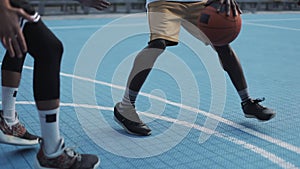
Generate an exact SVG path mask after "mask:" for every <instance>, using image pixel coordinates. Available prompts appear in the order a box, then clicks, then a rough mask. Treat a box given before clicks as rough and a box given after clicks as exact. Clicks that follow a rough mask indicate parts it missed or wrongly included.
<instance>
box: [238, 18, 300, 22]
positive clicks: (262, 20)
mask: <svg viewBox="0 0 300 169" xmlns="http://www.w3.org/2000/svg"><path fill="white" fill-rule="evenodd" d="M299 20H300V18H285V19H284V18H281V19H279V18H278V19H276V18H274V19H243V21H246V22H274V21H299Z"/></svg>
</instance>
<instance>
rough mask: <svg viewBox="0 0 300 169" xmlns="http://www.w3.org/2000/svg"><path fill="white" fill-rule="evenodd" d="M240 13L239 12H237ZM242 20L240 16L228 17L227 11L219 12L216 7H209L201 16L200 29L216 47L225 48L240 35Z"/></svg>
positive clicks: (199, 20)
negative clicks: (224, 46)
mask: <svg viewBox="0 0 300 169" xmlns="http://www.w3.org/2000/svg"><path fill="white" fill-rule="evenodd" d="M237 13H238V12H237ZM241 27H242V19H241V16H240V14H238V15H237V16H233V14H232V12H230V16H226V13H225V11H224V10H223V11H222V10H221V12H217V9H216V7H213V6H207V7H205V8H204V9H203V10H202V11H201V14H200V17H199V19H198V28H199V29H200V30H201V31H202V32H203V33H204V34H205V35H206V36H207V37H208V38H209V40H210V41H211V42H212V44H213V45H215V46H223V45H227V44H229V43H230V42H232V41H233V40H234V39H235V38H236V37H237V36H238V34H239V33H240V31H241Z"/></svg>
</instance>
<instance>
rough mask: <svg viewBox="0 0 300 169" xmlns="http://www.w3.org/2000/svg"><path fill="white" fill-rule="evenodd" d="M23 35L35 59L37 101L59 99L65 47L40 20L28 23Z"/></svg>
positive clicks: (34, 80) (35, 92) (35, 94)
mask: <svg viewBox="0 0 300 169" xmlns="http://www.w3.org/2000/svg"><path fill="white" fill-rule="evenodd" d="M23 33H24V36H25V39H26V42H27V47H28V53H29V54H30V55H31V56H32V57H33V58H34V71H33V91H34V98H35V100H36V101H43V100H52V99H58V98H59V95H60V79H59V73H60V63H61V57H62V53H63V45H62V43H61V42H60V40H58V39H57V38H56V36H55V35H54V34H53V33H52V32H51V31H50V30H49V29H48V28H47V27H46V26H45V25H44V23H43V22H42V21H41V20H40V21H38V22H37V23H29V22H28V23H26V24H25V26H24V29H23Z"/></svg>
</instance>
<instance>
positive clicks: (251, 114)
mask: <svg viewBox="0 0 300 169" xmlns="http://www.w3.org/2000/svg"><path fill="white" fill-rule="evenodd" d="M264 100H265V98H263V99H255V100H252V99H249V100H247V101H244V102H242V103H241V104H242V109H243V111H244V114H245V117H247V118H256V119H258V120H260V121H268V120H270V119H272V118H273V117H275V115H276V113H275V112H274V111H273V110H271V109H269V108H267V107H263V106H261V105H260V104H259V102H262V101H264Z"/></svg>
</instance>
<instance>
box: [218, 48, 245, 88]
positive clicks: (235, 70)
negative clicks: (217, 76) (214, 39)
mask: <svg viewBox="0 0 300 169" xmlns="http://www.w3.org/2000/svg"><path fill="white" fill-rule="evenodd" d="M215 49H216V51H217V53H218V55H219V59H220V62H221V64H222V66H223V69H224V70H225V71H226V72H227V73H228V75H229V77H230V79H231V81H232V83H233V85H234V87H235V88H236V90H237V91H240V90H243V89H246V88H247V83H246V79H245V76H244V73H243V69H242V66H241V64H240V61H239V59H238V57H237V55H236V54H235V52H234V51H233V50H232V49H231V47H230V46H229V45H225V46H215Z"/></svg>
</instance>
